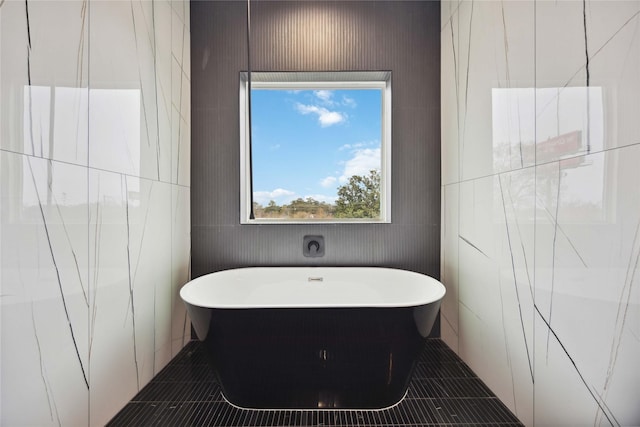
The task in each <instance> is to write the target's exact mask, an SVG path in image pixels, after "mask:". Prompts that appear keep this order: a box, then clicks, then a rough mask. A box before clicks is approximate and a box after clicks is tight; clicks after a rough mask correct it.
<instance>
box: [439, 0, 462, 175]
mask: <svg viewBox="0 0 640 427" xmlns="http://www.w3.org/2000/svg"><path fill="white" fill-rule="evenodd" d="M446 3H449V2H446ZM454 28H457V26H454V25H453V24H452V23H448V24H446V25H445V26H444V28H443V30H442V31H441V33H440V37H441V44H442V46H441V54H440V76H441V77H440V94H441V95H440V97H441V105H440V109H441V114H440V122H441V124H440V134H441V138H442V150H441V156H442V158H441V166H442V183H443V184H444V185H446V184H451V183H453V182H458V181H459V180H460V175H459V174H460V168H459V164H460V159H459V138H458V130H459V128H460V123H459V114H458V112H459V109H460V106H459V103H458V90H459V88H458V78H459V69H458V67H459V65H458V62H459V60H458V58H457V53H456V51H455V50H454V48H455V47H457V38H456V36H457V31H454Z"/></svg>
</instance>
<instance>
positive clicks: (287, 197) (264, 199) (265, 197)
mask: <svg viewBox="0 0 640 427" xmlns="http://www.w3.org/2000/svg"><path fill="white" fill-rule="evenodd" d="M295 195H296V193H295V192H293V191H289V190H285V189H283V188H276V189H275V190H273V191H254V192H253V201H254V202H258V203H260V204H261V205H263V206H264V205H266V204H267V203H269V201H271V200H275V201H276V202H278V203H279V204H282V203H289V202H290V201H291V200H293V199H295V198H296V197H295Z"/></svg>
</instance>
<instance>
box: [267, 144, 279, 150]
mask: <svg viewBox="0 0 640 427" xmlns="http://www.w3.org/2000/svg"><path fill="white" fill-rule="evenodd" d="M278 149H280V144H274V145H271V146H269V150H271V151H275V150H278Z"/></svg>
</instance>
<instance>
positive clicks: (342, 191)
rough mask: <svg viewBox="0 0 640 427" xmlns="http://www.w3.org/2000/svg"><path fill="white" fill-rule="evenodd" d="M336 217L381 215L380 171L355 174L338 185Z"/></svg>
mask: <svg viewBox="0 0 640 427" xmlns="http://www.w3.org/2000/svg"><path fill="white" fill-rule="evenodd" d="M335 216H336V218H379V217H380V173H379V172H378V171H377V170H375V169H374V170H371V171H370V172H369V175H368V176H360V175H353V176H352V177H351V178H349V182H348V183H347V184H345V185H341V186H340V187H338V199H337V200H336V211H335Z"/></svg>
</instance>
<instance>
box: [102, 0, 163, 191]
mask: <svg viewBox="0 0 640 427" xmlns="http://www.w3.org/2000/svg"><path fill="white" fill-rule="evenodd" d="M91 18H92V19H91V31H90V32H91V60H90V67H91V70H92V73H91V94H90V106H89V113H90V120H89V123H90V125H91V126H90V129H89V138H90V156H89V158H90V165H91V166H92V167H95V168H98V169H104V170H110V171H114V172H120V173H125V174H128V175H132V176H139V177H143V178H148V179H155V180H163V181H169V179H170V170H169V167H170V162H171V152H170V150H168V149H167V148H168V147H163V146H162V145H161V144H160V143H159V136H158V134H159V130H158V129H159V124H158V120H159V111H158V110H159V109H158V106H157V104H158V102H159V101H158V93H157V85H156V74H155V70H156V68H155V56H154V52H155V47H156V45H155V38H154V34H155V30H154V27H153V25H154V21H153V13H152V6H151V3H150V2H146V1H133V2H103V1H96V2H92V5H91ZM114 28H118V29H120V31H113V29H114ZM114 45H115V46H119V48H118V49H113V48H112V46H114ZM160 102H162V100H160ZM165 141H166V139H165ZM112 153H116V154H112Z"/></svg>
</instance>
